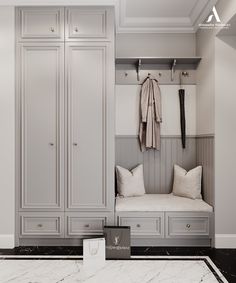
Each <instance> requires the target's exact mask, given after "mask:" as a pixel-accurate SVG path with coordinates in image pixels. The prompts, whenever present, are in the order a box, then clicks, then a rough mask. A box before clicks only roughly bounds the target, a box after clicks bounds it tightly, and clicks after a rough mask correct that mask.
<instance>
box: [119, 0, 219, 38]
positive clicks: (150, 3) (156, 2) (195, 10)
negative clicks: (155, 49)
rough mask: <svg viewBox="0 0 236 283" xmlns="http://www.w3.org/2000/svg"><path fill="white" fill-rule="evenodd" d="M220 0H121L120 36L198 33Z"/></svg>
mask: <svg viewBox="0 0 236 283" xmlns="http://www.w3.org/2000/svg"><path fill="white" fill-rule="evenodd" d="M216 2H217V0H118V1H117V5H116V23H117V32H118V33H130V32H132V33H134V32H137V33H140V32H145V33H146V32H149V33H153V32H154V33H155V32H158V33H183V32H186V33H187V32H188V33H194V32H196V30H197V29H198V25H199V24H200V23H202V22H203V21H204V20H205V18H206V17H207V16H208V15H209V13H210V12H211V10H212V7H213V6H214V5H215V4H216Z"/></svg>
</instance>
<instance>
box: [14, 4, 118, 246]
mask: <svg viewBox="0 0 236 283" xmlns="http://www.w3.org/2000/svg"><path fill="white" fill-rule="evenodd" d="M16 50H17V54H16V57H17V66H16V69H17V71H16V81H17V91H16V98H17V108H16V110H17V112H16V121H17V133H16V137H17V143H16V144H17V148H16V153H17V175H16V176H17V179H16V180H17V181H16V196H17V198H16V199H17V201H16V203H17V210H16V217H17V218H16V219H17V221H16V231H17V233H16V234H17V237H16V245H46V244H47V245H58V244H59V245H68V244H69V245H77V244H80V243H81V239H82V238H85V237H91V236H94V235H96V236H97V235H101V234H102V230H103V226H104V225H106V224H113V222H114V15H113V9H112V8H111V7H83V6H76V7H18V8H16Z"/></svg>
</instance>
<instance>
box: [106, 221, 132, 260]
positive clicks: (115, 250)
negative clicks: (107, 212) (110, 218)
mask: <svg viewBox="0 0 236 283" xmlns="http://www.w3.org/2000/svg"><path fill="white" fill-rule="evenodd" d="M104 236H105V239H106V258H107V259H108V258H110V259H111V258H112V259H126V258H130V227H129V226H104Z"/></svg>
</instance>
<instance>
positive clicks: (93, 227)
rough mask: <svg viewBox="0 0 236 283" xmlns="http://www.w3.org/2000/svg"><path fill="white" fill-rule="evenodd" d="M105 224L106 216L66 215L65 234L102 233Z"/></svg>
mask: <svg viewBox="0 0 236 283" xmlns="http://www.w3.org/2000/svg"><path fill="white" fill-rule="evenodd" d="M106 224H107V219H106V217H93V218H92V217H91V218H89V217H76V216H67V235H68V236H78V235H103V227H104V226H105V225H106Z"/></svg>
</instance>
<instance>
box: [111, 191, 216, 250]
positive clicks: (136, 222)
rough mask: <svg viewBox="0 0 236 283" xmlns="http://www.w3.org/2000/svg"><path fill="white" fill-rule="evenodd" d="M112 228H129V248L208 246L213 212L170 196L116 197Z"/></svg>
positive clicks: (203, 205)
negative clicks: (130, 246)
mask: <svg viewBox="0 0 236 283" xmlns="http://www.w3.org/2000/svg"><path fill="white" fill-rule="evenodd" d="M116 224H117V225H120V226H130V227H131V244H132V245H133V246H135V245H137V246H153V245H154V246H211V245H212V234H213V208H212V206H210V205H209V204H207V203H206V202H205V201H203V200H202V199H195V200H193V199H189V198H184V197H178V196H174V195H173V194H145V195H144V196H139V197H127V198H122V197H117V198H116Z"/></svg>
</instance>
